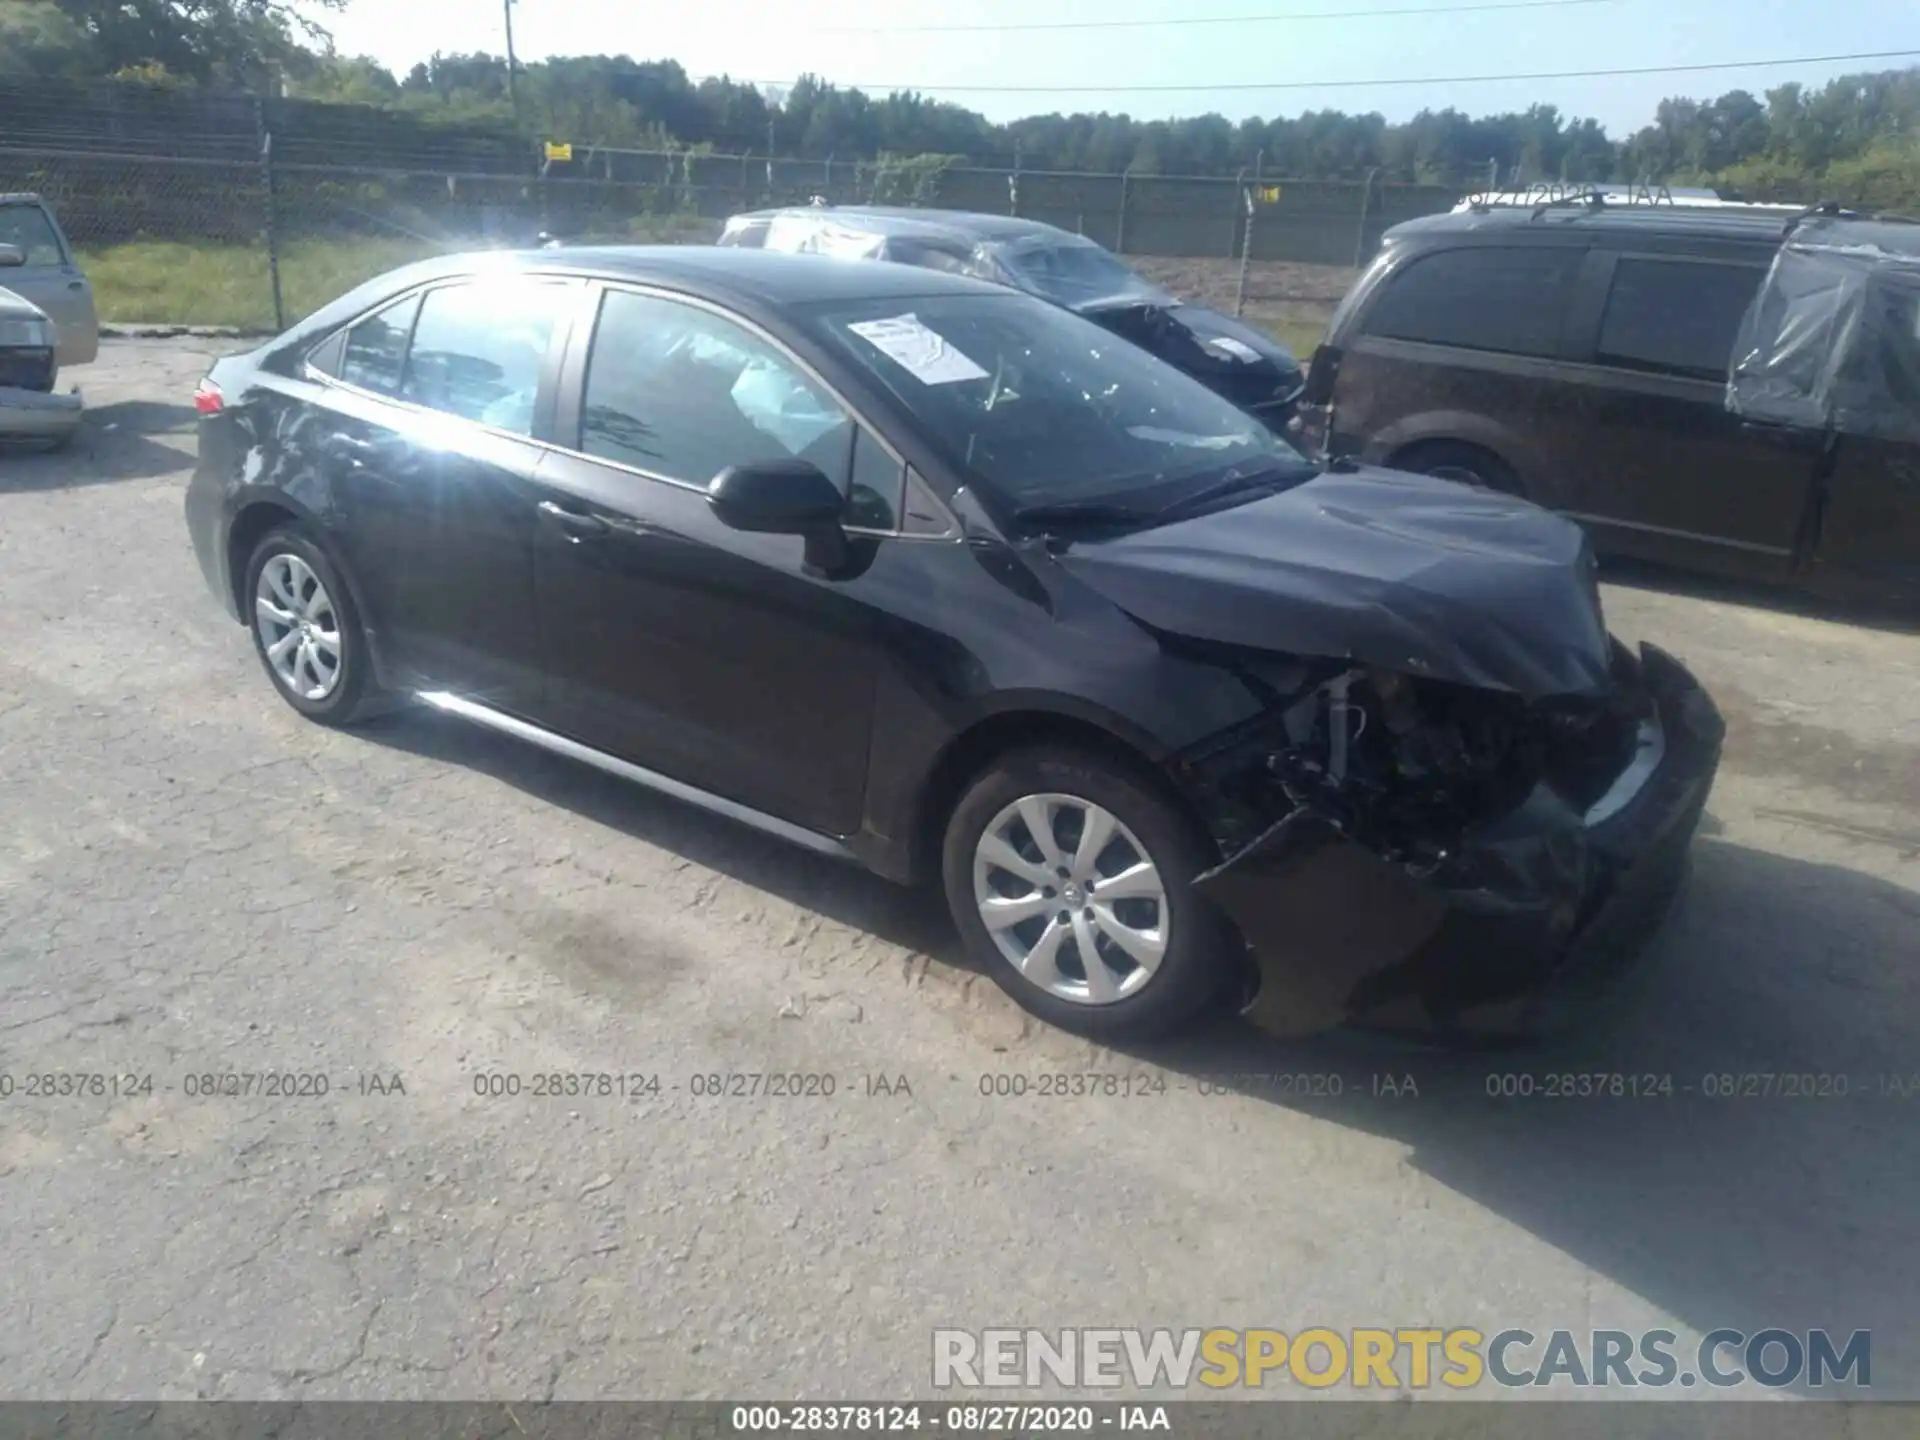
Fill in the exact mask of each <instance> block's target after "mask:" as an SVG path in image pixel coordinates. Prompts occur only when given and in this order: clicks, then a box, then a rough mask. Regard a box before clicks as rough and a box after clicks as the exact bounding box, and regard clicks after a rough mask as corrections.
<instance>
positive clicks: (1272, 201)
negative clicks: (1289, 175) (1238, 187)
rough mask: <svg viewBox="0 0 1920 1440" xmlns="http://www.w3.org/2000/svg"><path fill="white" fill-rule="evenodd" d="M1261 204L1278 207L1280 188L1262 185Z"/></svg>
mask: <svg viewBox="0 0 1920 1440" xmlns="http://www.w3.org/2000/svg"><path fill="white" fill-rule="evenodd" d="M1260 203H1261V204H1263V205H1278V204H1279V203H1280V187H1279V186H1278V185H1262V186H1261V187H1260Z"/></svg>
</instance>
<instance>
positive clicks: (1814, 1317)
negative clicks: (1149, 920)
mask: <svg viewBox="0 0 1920 1440" xmlns="http://www.w3.org/2000/svg"><path fill="white" fill-rule="evenodd" d="M367 733H368V735H369V738H373V739H377V740H379V741H380V742H381V743H384V744H387V745H391V746H394V747H396V748H399V749H403V750H407V751H410V752H413V753H416V754H421V755H425V756H430V757H432V758H435V759H438V760H442V761H446V762H449V763H455V764H460V765H465V766H469V767H471V768H473V769H477V770H480V771H483V772H485V773H487V774H489V775H492V776H494V777H496V778H498V779H500V780H502V781H504V782H506V783H508V784H511V785H514V786H517V787H519V788H520V789H522V790H525V791H527V792H528V793H530V794H532V795H535V796H537V797H538V798H540V799H542V800H544V801H547V802H549V803H552V804H557V805H562V806H565V807H567V808H568V809H571V810H573V811H575V812H576V813H578V814H580V815H582V816H584V817H586V818H587V819H590V820H593V821H595V822H597V823H599V824H603V825H608V826H611V827H614V828H616V829H618V830H621V831H623V832H625V833H627V834H629V835H632V836H635V837H636V838H639V839H641V840H644V841H646V842H647V843H648V844H651V845H656V846H659V847H661V848H663V849H666V850H669V851H671V852H673V853H675V854H677V855H680V856H683V857H685V858H687V859H689V860H692V861H694V862H695V863H696V864H699V865H703V866H707V867H711V868H713V869H716V870H718V871H720V872H722V873H724V874H726V875H729V876H731V877H733V878H734V879H736V880H739V881H741V882H742V883H744V884H748V885H751V886H755V887H758V888H760V889H764V890H766V891H768V892H771V893H773V894H776V895H779V896H781V897H783V898H785V899H787V900H788V901H790V902H791V903H794V904H796V905H800V906H803V907H806V908H809V909H812V910H815V911H818V912H820V913H821V914H823V915H826V916H828V917H830V918H832V919H833V920H835V921H838V922H840V923H842V924H845V925H848V926H851V927H854V928H857V929H861V930H864V931H867V932H869V933H871V934H874V935H876V936H878V937H880V938H882V939H884V940H886V941H889V942H891V943H893V944H896V945H900V946H903V947H906V948H908V949H910V950H913V951H916V952H919V953H923V954H927V955H929V956H931V957H932V958H933V959H934V960H935V961H936V962H938V963H940V964H943V965H948V966H952V967H955V968H968V967H967V962H966V961H965V960H964V959H963V958H962V956H961V953H960V945H959V941H958V939H957V937H956V936H955V934H954V932H953V929H952V927H951V925H950V923H949V922H948V921H947V919H946V917H945V915H944V913H943V910H942V908H941V904H940V901H939V899H938V897H937V896H936V895H933V894H930V893H925V892H913V891H908V890H905V889H901V888H899V887H896V886H893V885H890V884H888V883H886V882H884V881H881V880H879V879H877V878H874V877H872V876H869V875H867V874H865V873H864V872H861V871H857V870H853V869H850V868H848V867H846V866H843V865H839V864H836V863H834V862H832V861H829V860H825V859H822V858H820V857H817V856H813V855H810V854H807V853H805V852H802V851H800V850H797V849H795V848H792V847H790V846H787V845H784V844H782V843H780V842H778V841H775V840H772V839H769V838H767V837H764V836H761V835H759V834H758V833H757V832H754V831H751V830H748V829H746V828H744V827H741V826H737V825H734V824H732V823H730V822H727V821H723V820H720V819H718V818H716V817H712V816H709V815H707V814H705V813H704V812H701V811H698V810H696V809H693V808H692V807H689V806H685V805H682V804H680V803H678V802H675V801H672V800H669V799H666V798H664V797H660V796H656V795H654V794H651V793H650V792H647V791H644V790H641V789H639V788H637V787H633V786H628V785H624V784H621V783H619V782H616V781H612V780H609V779H607V778H606V777H604V776H602V775H600V774H599V772H597V771H594V770H591V769H589V768H587V767H585V766H583V765H578V764H575V763H574V762H571V761H568V760H564V759H561V758H559V757H555V756H551V755H548V754H547V753H545V752H543V751H539V750H536V749H534V748H533V747H530V746H524V745H521V744H518V743H517V742H514V741H511V740H508V739H506V738H504V737H499V736H495V735H493V734H491V733H489V732H486V731H482V730H479V729H476V728H471V727H466V726H461V725H455V724H451V723H446V722H442V721H439V720H437V719H435V718H433V717H429V716H427V715H425V714H423V713H421V712H407V713H405V714H402V715H399V716H395V717H393V718H392V719H390V720H388V721H386V722H383V723H382V724H381V725H379V726H376V727H373V728H372V729H370V730H369V731H368V732H367ZM1725 835H1726V831H1725V828H1724V827H1723V826H1722V825H1721V824H1720V823H1719V822H1718V821H1717V820H1715V819H1714V818H1713V817H1712V816H1709V817H1708V818H1707V821H1706V823H1705V824H1704V825H1703V827H1702V831H1701V838H1700V839H1699V840H1698V841H1697V843H1696V845H1695V851H1694V863H1693V869H1692V875H1691V877H1690V880H1689V884H1688V887H1687V889H1686V890H1685V891H1684V892H1683V895H1682V897H1681V900H1680V902H1679V904H1678V906H1677V907H1676V909H1675V911H1674V913H1673V915H1672V917H1671V918H1670V920H1669V921H1668V924H1667V926H1666V928H1665V929H1664V930H1663V931H1662V933H1661V935H1660V936H1659V938H1658V939H1657V940H1656V942H1655V944H1654V946H1653V948H1652V951H1651V953H1650V954H1649V956H1648V959H1647V962H1646V963H1645V964H1644V965H1643V966H1642V967H1640V969H1639V970H1638V971H1637V972H1636V973H1635V974H1634V975H1632V976H1631V977H1630V979H1629V980H1628V982H1627V983H1626V984H1625V985H1624V986H1623V987H1621V988H1620V989H1619V990H1618V991H1617V992H1616V993H1615V994H1614V995H1613V996H1612V997H1610V1001H1609V1003H1608V1004H1607V1005H1606V1006H1605V1007H1604V1008H1603V1009H1602V1010H1601V1011H1600V1012H1598V1013H1596V1014H1595V1015H1594V1016H1593V1017H1592V1020H1591V1024H1589V1025H1586V1026H1583V1027H1581V1028H1580V1029H1578V1030H1577V1031H1575V1032H1574V1033H1572V1034H1571V1035H1568V1036H1565V1037H1563V1038H1561V1039H1559V1040H1556V1041H1554V1042H1550V1043H1547V1044H1543V1045H1540V1046H1535V1047H1532V1048H1526V1049H1521V1050H1518V1051H1513V1050H1508V1051H1502V1052H1500V1053H1497V1054H1491V1053H1461V1052H1446V1051H1440V1050H1435V1049H1432V1048H1428V1047H1421V1046H1417V1045H1413V1044H1409V1043H1406V1042H1398V1041H1391V1040H1387V1039H1383V1038H1379V1037H1372V1036H1366V1035H1360V1034H1353V1033H1342V1034H1336V1035H1330V1036H1325V1037H1322V1038H1320V1039H1318V1040H1311V1041H1304V1042H1301V1041H1295V1042H1282V1041H1277V1040H1273V1039H1270V1038H1267V1037H1265V1036H1263V1035H1261V1034H1260V1033H1258V1032H1256V1031H1254V1030H1253V1029H1252V1028H1251V1027H1249V1026H1247V1025H1245V1024H1244V1023H1242V1022H1240V1021H1238V1020H1234V1019H1227V1020H1222V1021H1221V1022H1219V1023H1218V1024H1216V1025H1215V1026H1213V1027H1212V1028H1210V1029H1209V1030H1207V1031H1206V1032H1205V1033H1202V1034H1199V1035H1196V1036H1193V1037H1190V1038H1186V1039H1183V1040H1181V1041H1179V1042H1175V1043H1168V1044H1160V1045H1152V1046H1133V1047H1127V1050H1126V1053H1127V1054H1129V1055H1131V1056H1133V1057H1135V1058H1137V1059H1139V1060H1142V1061H1145V1062H1149V1063H1151V1064H1154V1065H1157V1066H1161V1067H1164V1068H1165V1069H1167V1070H1169V1071H1171V1072H1173V1073H1174V1074H1175V1075H1176V1076H1182V1077H1185V1078H1186V1080H1187V1081H1188V1082H1189V1083H1193V1084H1195V1085H1198V1084H1199V1083H1200V1082H1205V1083H1206V1084H1207V1085H1208V1086H1209V1087H1210V1088H1211V1087H1220V1088H1224V1089H1231V1090H1235V1091H1238V1092H1239V1093H1241V1094H1243V1095H1246V1096H1250V1097H1253V1098H1256V1099H1259V1100H1263V1101H1266V1102H1268V1103H1271V1104H1274V1105H1278V1106H1283V1107H1285V1108H1288V1109H1291V1110H1295V1111H1299V1112H1302V1113H1306V1114H1312V1115H1314V1116H1317V1117H1319V1118H1322V1119H1325V1120H1328V1121H1331V1122H1334V1123H1336V1124H1339V1125H1342V1126H1346V1127H1350V1128H1352V1129H1355V1130H1359V1131H1364V1132H1367V1133H1369V1134H1373V1135H1378V1136H1383V1137H1386V1138H1389V1139H1391V1140H1394V1141H1396V1142H1398V1143H1400V1144H1402V1145H1404V1146H1405V1147H1406V1149H1407V1159H1406V1163H1407V1164H1409V1165H1411V1166H1413V1167H1415V1168H1417V1169H1419V1170H1421V1171H1424V1172H1425V1173H1427V1174H1428V1175H1431V1176H1432V1177H1434V1178H1435V1179H1437V1180H1439V1181H1440V1182H1441V1183H1442V1184H1444V1185H1446V1186H1447V1187H1448V1188H1449V1189H1451V1190H1453V1191H1454V1192H1455V1193H1457V1194H1459V1195H1461V1196H1463V1197H1465V1198H1466V1199H1468V1200H1471V1201H1473V1202H1474V1203H1476V1204H1479V1205H1482V1206H1484V1207H1486V1208H1487V1209H1488V1210H1489V1211H1491V1212H1493V1213H1495V1214H1497V1215H1499V1216H1501V1217H1502V1218H1504V1219H1506V1220H1508V1221H1510V1222H1512V1223H1513V1224H1515V1225H1518V1226H1521V1227H1523V1228H1524V1229H1525V1230H1527V1231H1528V1232H1530V1233H1531V1234H1533V1235H1535V1236H1537V1237H1539V1238H1540V1239H1541V1240H1543V1241H1545V1242H1547V1243H1548V1244H1550V1245H1552V1246H1553V1247H1555V1248H1556V1249H1558V1250H1560V1251H1562V1252H1564V1253H1565V1254H1567V1255H1568V1256H1570V1257H1572V1258H1573V1259H1575V1260H1576V1261H1578V1262H1580V1263H1581V1264H1583V1265H1585V1266H1588V1267H1591V1268H1592V1269H1593V1270H1595V1271H1597V1272H1599V1273H1600V1274H1602V1275H1605V1276H1606V1277H1607V1278H1608V1279H1610V1280H1611V1281H1613V1282H1614V1283H1616V1284H1617V1285H1619V1286H1621V1287H1623V1288H1625V1289H1626V1290H1628V1291H1631V1292H1633V1293H1634V1294H1637V1295H1640V1296H1642V1297H1644V1298H1645V1299H1647V1300H1649V1301H1651V1302H1652V1303H1654V1304H1655V1305H1657V1306H1659V1307H1660V1308H1661V1309H1663V1310H1665V1311H1668V1312H1670V1313H1672V1314H1674V1315H1676V1316H1678V1317H1679V1318H1680V1319H1681V1320H1682V1321H1683V1322H1684V1323H1685V1324H1687V1325H1690V1326H1692V1327H1694V1328H1696V1329H1698V1330H1701V1331H1705V1330H1711V1329H1715V1328H1718V1327H1722V1326H1730V1327H1736V1328H1739V1329H1741V1330H1744V1331H1746V1332H1748V1333H1749V1334H1751V1333H1753V1332H1756V1331H1758V1330H1762V1329H1765V1328H1768V1327H1770V1326H1781V1327H1785V1328H1788V1329H1796V1330H1799V1331H1802V1332H1804V1331H1805V1330H1807V1329H1808V1328H1810V1327H1825V1328H1828V1329H1830V1330H1833V1331H1836V1332H1839V1334H1838V1339H1839V1341H1840V1342H1841V1343H1844V1341H1845V1338H1846V1336H1847V1334H1848V1333H1850V1332H1851V1331H1852V1330H1854V1329H1871V1330H1873V1331H1874V1342H1873V1343H1874V1354H1873V1359H1874V1366H1875V1376H1876V1378H1875V1382H1874V1385H1875V1393H1876V1395H1877V1396H1879V1397H1881V1398H1892V1397H1893V1396H1895V1395H1912V1394H1920V1325H1917V1324H1916V1321H1915V1319H1914V1313H1913V1309H1912V1303H1911V1301H1912V1297H1913V1296H1914V1295H1916V1294H1920V1244H1916V1243H1915V1240H1914V1235H1915V1229H1914V1224H1913V1220H1912V1214H1913V1197H1914V1196H1915V1195H1916V1194H1920V978H1916V974H1915V970H1914V965H1913V961H1914V958H1915V956H1916V953H1917V952H1916V947H1915V945H1914V937H1915V936H1916V935H1920V897H1916V896H1915V895H1914V894H1912V893H1911V892H1909V891H1907V890H1904V889H1902V888H1900V887H1897V886H1894V885H1892V884H1889V883H1888V882H1886V881H1883V880H1880V879H1877V878H1875V877H1872V876H1869V875H1865V874H1862V873H1860V872H1857V871H1854V870H1849V869H1846V868H1844V867H1841V866H1835V865H1826V864H1817V863H1812V862H1808V861H1802V860H1798V859H1793V858H1789V857H1785V856H1781V855H1777V854H1772V853H1768V852H1764V851H1760V850H1756V849H1752V848H1749V847H1747V846H1744V845H1740V844H1736V843H1733V842H1732V841H1730V840H1728V839H1726V838H1724V837H1725ZM1122 1063H1124V1062H1122ZM1581 1075H1585V1076H1589V1077H1604V1078H1599V1079H1598V1080H1597V1081H1596V1080H1593V1079H1590V1080H1589V1081H1587V1082H1581V1081H1579V1080H1577V1079H1570V1078H1563V1079H1562V1080H1560V1081H1555V1080H1553V1079H1551V1078H1550V1077H1555V1076H1559V1077H1578V1076H1581ZM1615 1075H1618V1076H1621V1077H1622V1080H1621V1082H1620V1088H1622V1089H1623V1090H1624V1089H1626V1088H1628V1087H1631V1089H1632V1090H1635V1091H1639V1092H1641V1093H1640V1094H1639V1096H1638V1098H1636V1097H1635V1096H1634V1095H1632V1094H1625V1093H1623V1094H1620V1095H1618V1096H1615V1095H1611V1094H1598V1095H1595V1094H1588V1095H1584V1096H1583V1095H1582V1094H1580V1093H1579V1092H1580V1090H1581V1089H1582V1086H1583V1083H1584V1085H1585V1086H1586V1088H1588V1089H1592V1088H1595V1086H1596V1084H1597V1088H1599V1089H1600V1090H1602V1091H1609V1090H1611V1089H1613V1088H1615V1087H1614V1082H1613V1081H1612V1079H1611V1077H1612V1076H1615ZM1248 1077H1261V1078H1258V1079H1250V1078H1248ZM1287 1077H1301V1078H1287ZM1304 1077H1320V1079H1319V1080H1318V1081H1311V1080H1308V1079H1306V1078H1304ZM1331 1077H1338V1079H1337V1081H1336V1080H1334V1079H1332V1078H1331ZM1375 1077H1392V1080H1393V1087H1392V1088H1394V1089H1396V1090H1399V1091H1401V1092H1402V1093H1400V1094H1399V1095H1398V1096H1397V1097H1396V1096H1392V1095H1388V1094H1385V1093H1382V1092H1381V1091H1380V1089H1379V1087H1378V1086H1377V1085H1376V1080H1375ZM1507 1077H1512V1078H1511V1079H1509V1078H1507ZM1522 1077H1524V1078H1522ZM1746 1077H1772V1078H1751V1079H1750V1078H1746ZM1409 1079H1411V1081H1412V1085H1411V1087H1409V1086H1408V1084H1407V1082H1408V1080H1409ZM1556 1085H1558V1086H1560V1087H1561V1088H1567V1089H1571V1090H1572V1091H1574V1092H1575V1093H1573V1094H1571V1095H1568V1096H1564V1097H1561V1096H1553V1095H1549V1094H1548V1093H1547V1092H1548V1090H1549V1087H1552V1086H1556ZM1523 1087H1525V1088H1530V1089H1531V1091H1532V1093H1531V1094H1518V1093H1516V1094H1513V1095H1511V1096H1507V1095H1503V1094H1499V1093H1492V1092H1499V1091H1502V1090H1505V1089H1513V1090H1519V1089H1521V1088H1523ZM1789 1090H1791V1091H1795V1092H1806V1093H1792V1094H1789V1093H1785V1092H1787V1091H1789ZM1336 1091H1337V1093H1332V1092H1336ZM1413 1092H1417V1093H1413ZM1242 1128H1243V1131H1244V1126H1243V1127H1242ZM1276 1223H1277V1224H1284V1217H1276ZM1409 1223H1410V1224H1417V1223H1418V1222H1417V1217H1409ZM1435 1323H1440V1322H1439V1321H1438V1320H1436V1322H1435ZM1586 1323H1588V1321H1587V1317H1582V1316H1569V1317H1568V1324H1569V1326H1570V1327H1575V1328H1578V1327H1581V1326H1584V1325H1585V1324H1586ZM1597 1323H1601V1324H1604V1323H1606V1322H1605V1321H1604V1319H1602V1320H1599V1321H1598V1322H1597ZM1536 1352H1537V1347H1536ZM1680 1355H1681V1359H1682V1361H1683V1365H1682V1368H1683V1369H1685V1368H1689V1366H1690V1357H1689V1356H1687V1355H1686V1354H1685V1352H1684V1350H1682V1351H1681V1352H1680ZM1532 1358H1533V1359H1534V1360H1537V1359H1538V1358H1539V1356H1538V1354H1537V1353H1535V1354H1534V1355H1533V1357H1532ZM1723 1358H1730V1357H1723Z"/></svg>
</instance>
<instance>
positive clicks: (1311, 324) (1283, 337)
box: [1246, 315, 1327, 365]
mask: <svg viewBox="0 0 1920 1440" xmlns="http://www.w3.org/2000/svg"><path fill="white" fill-rule="evenodd" d="M1246 318H1247V323H1248V324H1250V325H1257V326H1258V327H1259V328H1260V329H1262V330H1264V331H1266V332H1267V333H1268V334H1269V335H1271V336H1272V337H1273V338H1274V339H1276V340H1278V341H1279V342H1280V343H1281V344H1282V345H1284V346H1286V347H1287V349H1289V350H1291V351H1292V352H1293V353H1294V354H1295V355H1296V356H1297V357H1298V358H1299V360H1300V363H1301V364H1303V365H1304V364H1305V363H1306V362H1307V361H1308V360H1310V359H1312V358H1313V352H1314V350H1315V348H1316V347H1318V345H1319V344H1320V342H1321V341H1322V340H1324V339H1326V336H1327V327H1326V324H1325V322H1324V321H1314V320H1278V319H1272V320H1270V319H1263V318H1262V317H1261V316H1258V315H1248V316H1247V317H1246Z"/></svg>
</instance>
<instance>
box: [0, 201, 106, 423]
mask: <svg viewBox="0 0 1920 1440" xmlns="http://www.w3.org/2000/svg"><path fill="white" fill-rule="evenodd" d="M0 285H3V286H4V288H0V436H3V437H6V438H19V437H25V438H32V439H44V440H52V441H55V442H56V443H57V442H60V441H64V440H66V439H69V438H71V436H72V435H73V432H74V430H75V429H76V428H77V427H78V425H79V423H80V409H81V402H80V395H79V392H78V391H74V392H71V393H69V394H65V395H60V394H55V393H54V384H55V381H56V379H57V377H58V374H59V371H60V369H61V367H63V366H68V365H85V364H88V363H89V362H91V361H92V360H93V359H94V357H95V356H96V355H98V354H99V351H100V321H99V317H98V315H97V314H96V313H95V310H94V303H93V287H92V286H91V285H90V284H88V282H87V277H86V276H85V275H83V274H81V273H80V267H79V266H78V265H77V264H76V263H75V262H74V258H73V248H72V246H70V245H69V244H68V243H67V237H66V235H65V234H64V233H62V231H61V229H60V225H59V222H57V221H56V220H55V219H54V218H53V213H52V212H51V211H50V210H48V209H47V207H46V205H45V204H43V203H42V202H41V200H40V197H39V196H37V195H0Z"/></svg>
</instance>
